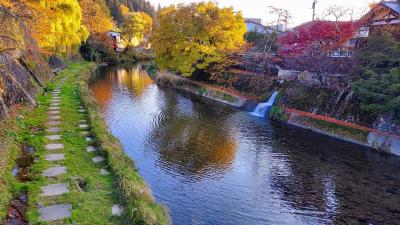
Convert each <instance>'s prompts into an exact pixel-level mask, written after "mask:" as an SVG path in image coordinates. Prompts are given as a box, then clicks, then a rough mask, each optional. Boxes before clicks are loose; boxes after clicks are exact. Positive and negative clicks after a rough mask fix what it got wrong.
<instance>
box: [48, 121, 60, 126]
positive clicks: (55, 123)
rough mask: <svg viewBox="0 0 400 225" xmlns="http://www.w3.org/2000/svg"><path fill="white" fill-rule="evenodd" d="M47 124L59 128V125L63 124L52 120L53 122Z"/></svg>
mask: <svg viewBox="0 0 400 225" xmlns="http://www.w3.org/2000/svg"><path fill="white" fill-rule="evenodd" d="M46 124H47V125H48V126H58V125H60V124H61V122H60V121H57V120H51V121H49V122H47V123H46Z"/></svg>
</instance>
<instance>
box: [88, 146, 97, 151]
mask: <svg viewBox="0 0 400 225" xmlns="http://www.w3.org/2000/svg"><path fill="white" fill-rule="evenodd" d="M86 151H87V152H95V151H97V149H96V147H94V146H91V145H89V146H87V147H86Z"/></svg>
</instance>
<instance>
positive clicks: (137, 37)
mask: <svg viewBox="0 0 400 225" xmlns="http://www.w3.org/2000/svg"><path fill="white" fill-rule="evenodd" d="M152 26H153V20H152V18H151V17H150V16H149V15H147V14H146V13H144V12H130V13H128V14H126V15H125V19H124V23H123V24H122V26H121V33H122V35H123V36H124V37H125V38H127V39H128V40H129V43H130V45H132V46H137V45H139V44H140V43H141V42H142V40H143V38H144V37H148V36H149V35H150V33H151V30H152Z"/></svg>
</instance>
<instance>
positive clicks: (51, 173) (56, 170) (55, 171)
mask: <svg viewBox="0 0 400 225" xmlns="http://www.w3.org/2000/svg"><path fill="white" fill-rule="evenodd" d="M64 173H67V167H64V166H56V167H51V168H49V169H47V170H45V171H44V172H43V176H45V177H56V176H59V175H61V174H64Z"/></svg>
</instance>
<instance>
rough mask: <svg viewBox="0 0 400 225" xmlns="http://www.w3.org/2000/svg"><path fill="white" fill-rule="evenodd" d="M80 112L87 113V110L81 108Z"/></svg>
mask: <svg viewBox="0 0 400 225" xmlns="http://www.w3.org/2000/svg"><path fill="white" fill-rule="evenodd" d="M78 112H80V113H85V112H86V110H84V109H80V110H78Z"/></svg>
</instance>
